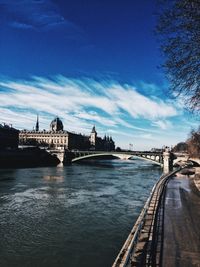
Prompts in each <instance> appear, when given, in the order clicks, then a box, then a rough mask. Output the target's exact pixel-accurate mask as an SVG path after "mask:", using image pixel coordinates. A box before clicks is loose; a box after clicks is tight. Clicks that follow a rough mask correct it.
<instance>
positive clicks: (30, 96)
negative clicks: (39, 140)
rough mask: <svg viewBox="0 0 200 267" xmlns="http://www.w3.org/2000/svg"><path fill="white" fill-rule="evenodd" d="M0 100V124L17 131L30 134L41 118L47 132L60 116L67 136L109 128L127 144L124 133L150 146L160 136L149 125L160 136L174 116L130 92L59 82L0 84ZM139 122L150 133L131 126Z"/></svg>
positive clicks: (89, 82)
mask: <svg viewBox="0 0 200 267" xmlns="http://www.w3.org/2000/svg"><path fill="white" fill-rule="evenodd" d="M0 99H1V102H0V108H1V114H0V121H6V122H8V123H12V124H13V125H14V126H15V125H16V126H15V127H18V128H25V127H26V128H29V129H32V128H33V126H34V124H35V119H36V115H37V114H40V121H41V128H47V129H48V127H49V123H50V121H51V120H52V119H53V118H54V117H55V116H59V117H61V119H62V120H63V122H64V125H65V129H66V130H70V131H75V132H83V133H85V134H88V133H89V132H90V130H91V127H92V125H93V124H96V125H97V127H98V131H99V132H100V133H102V134H103V133H105V132H106V130H107V129H108V128H109V129H111V130H115V131H116V132H120V131H121V132H122V130H123V131H124V132H125V133H126V135H128V136H127V138H128V137H130V138H131V136H132V135H129V133H128V131H130V130H131V129H133V130H134V136H133V137H134V138H135V137H136V136H137V135H138V134H139V135H138V137H140V138H142V139H145V140H147V139H149V140H150V139H151V140H154V139H155V138H153V135H152V134H154V135H156V134H159V131H160V130H156V129H155V128H154V127H151V125H153V126H156V127H159V128H160V129H163V130H165V129H167V128H168V127H170V125H171V123H170V121H169V119H170V118H171V117H173V116H176V115H177V113H178V112H177V110H176V108H175V107H174V106H173V105H172V104H171V103H168V102H166V101H163V100H161V99H159V98H153V99H152V98H151V97H147V96H144V95H142V94H141V93H139V92H138V91H137V90H136V88H134V87H133V86H127V85H123V84H119V83H118V82H113V81H106V80H104V81H102V82H97V81H95V80H93V79H88V78H87V79H85V78H83V79H70V78H67V77H64V76H56V77H55V78H54V79H51V80H50V79H46V78H42V77H33V78H32V79H31V80H21V81H18V80H12V79H10V80H2V81H0ZM139 121H146V123H145V125H149V128H146V127H144V124H141V123H139V124H138V123H136V122H139ZM138 125H140V126H138ZM141 125H142V126H141ZM142 133H143V134H142ZM122 135H123V134H122Z"/></svg>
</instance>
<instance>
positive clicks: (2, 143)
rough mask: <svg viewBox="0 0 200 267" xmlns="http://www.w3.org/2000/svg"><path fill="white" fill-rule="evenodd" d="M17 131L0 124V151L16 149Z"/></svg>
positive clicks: (17, 141)
mask: <svg viewBox="0 0 200 267" xmlns="http://www.w3.org/2000/svg"><path fill="white" fill-rule="evenodd" d="M18 143H19V131H18V130H16V129H15V128H13V127H12V126H10V125H7V124H4V125H2V124H0V149H5V148H12V149H13V148H17V147H18Z"/></svg>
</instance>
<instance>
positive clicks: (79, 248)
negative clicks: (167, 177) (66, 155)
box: [0, 160, 162, 267]
mask: <svg viewBox="0 0 200 267" xmlns="http://www.w3.org/2000/svg"><path fill="white" fill-rule="evenodd" d="M161 173H162V170H161V168H160V167H159V166H157V165H153V164H152V163H150V162H147V161H143V160H126V161H125V160H124V161H123V160H108V161H103V160H101V161H91V162H89V163H85V164H83V163H82V164H74V165H70V166H65V167H48V168H24V169H1V170H0V266H1V267H12V266H13V267H32V266H34V267H100V266H101V267H110V266H111V265H112V263H113V261H114V259H115V257H116V256H117V254H118V252H119V250H120V249H121V246H122V245H123V243H124V241H125V239H126V237H127V236H128V234H129V232H130V230H131V228H132V226H133V224H134V222H135V220H136V219H137V216H138V215H139V213H140V211H141V208H142V207H143V205H144V203H145V201H146V199H147V198H148V196H149V193H150V191H151V189H152V187H153V185H154V184H155V182H156V181H157V179H158V178H159V177H160V175H161Z"/></svg>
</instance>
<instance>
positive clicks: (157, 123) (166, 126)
mask: <svg viewBox="0 0 200 267" xmlns="http://www.w3.org/2000/svg"><path fill="white" fill-rule="evenodd" d="M152 125H155V126H157V127H159V128H160V129H162V130H169V129H170V128H171V127H172V124H171V122H170V121H166V120H163V121H162V120H158V121H154V122H153V123H152Z"/></svg>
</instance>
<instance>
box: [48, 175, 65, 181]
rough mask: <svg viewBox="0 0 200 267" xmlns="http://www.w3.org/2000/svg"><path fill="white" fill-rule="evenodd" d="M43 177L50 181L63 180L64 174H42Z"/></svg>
mask: <svg viewBox="0 0 200 267" xmlns="http://www.w3.org/2000/svg"><path fill="white" fill-rule="evenodd" d="M43 179H44V180H46V181H52V182H54V181H55V182H63V180H64V176H55V175H46V176H43Z"/></svg>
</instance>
